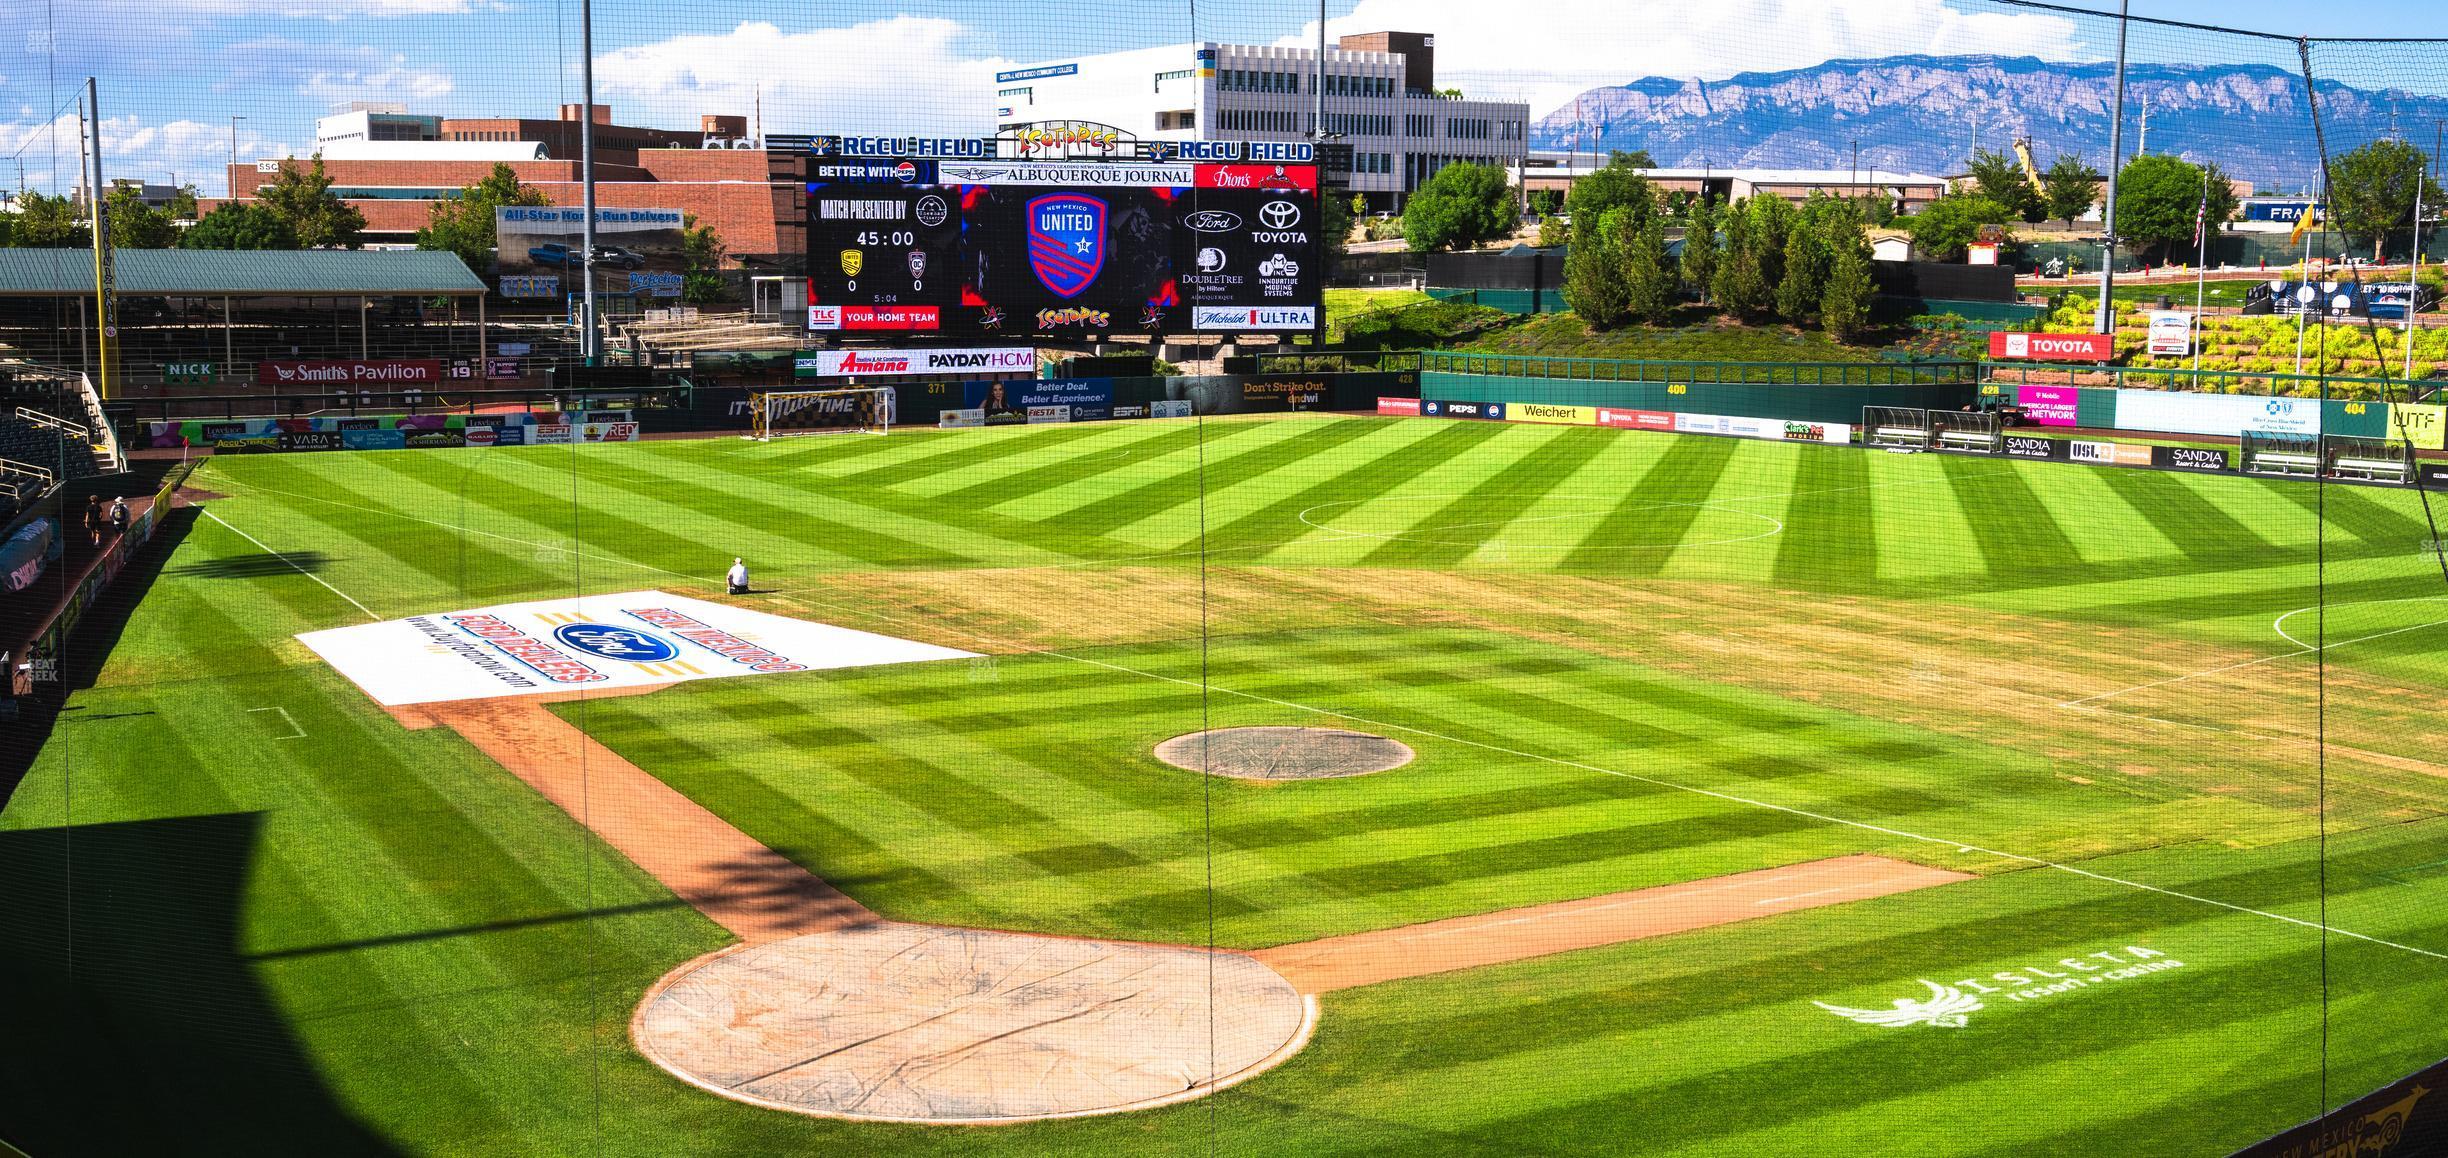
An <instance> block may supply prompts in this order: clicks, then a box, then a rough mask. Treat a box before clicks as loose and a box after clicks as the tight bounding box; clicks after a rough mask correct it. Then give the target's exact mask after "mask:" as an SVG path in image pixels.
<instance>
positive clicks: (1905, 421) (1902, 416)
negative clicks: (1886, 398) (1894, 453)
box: [1862, 406, 1931, 450]
mask: <svg viewBox="0 0 2448 1158" xmlns="http://www.w3.org/2000/svg"><path fill="white" fill-rule="evenodd" d="M1930 430H1931V427H1930V412H1929V411H1927V410H1922V409H1919V408H1918V407H1912V406H1864V407H1862V442H1863V444H1864V445H1868V446H1876V447H1881V448H1884V449H1887V450H1928V449H1929V448H1930V438H1931V434H1930Z"/></svg>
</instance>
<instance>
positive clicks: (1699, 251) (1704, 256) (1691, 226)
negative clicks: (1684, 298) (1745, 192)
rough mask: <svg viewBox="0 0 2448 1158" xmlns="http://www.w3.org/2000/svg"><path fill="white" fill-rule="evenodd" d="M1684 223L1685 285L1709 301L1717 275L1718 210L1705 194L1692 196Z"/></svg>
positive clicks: (1702, 299)
mask: <svg viewBox="0 0 2448 1158" xmlns="http://www.w3.org/2000/svg"><path fill="white" fill-rule="evenodd" d="M1684 218H1685V220H1684V223H1683V262H1682V265H1683V285H1684V287H1685V288H1686V289H1689V290H1690V291H1691V295H1692V296H1693V297H1695V298H1698V299H1700V300H1701V301H1703V302H1705V301H1708V300H1709V291H1710V289H1711V288H1712V287H1711V284H1710V283H1711V282H1712V281H1713V280H1714V279H1715V278H1716V276H1717V264H1718V255H1719V254H1720V253H1721V252H1722V251H1721V250H1719V249H1718V248H1717V211H1716V209H1715V208H1713V207H1712V206H1710V205H1709V203H1708V199H1707V198H1705V197H1695V198H1693V199H1692V202H1691V207H1690V208H1689V209H1688V210H1686V211H1685V214H1684Z"/></svg>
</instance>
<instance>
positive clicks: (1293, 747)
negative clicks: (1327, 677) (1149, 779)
mask: <svg viewBox="0 0 2448 1158" xmlns="http://www.w3.org/2000/svg"><path fill="white" fill-rule="evenodd" d="M1412 754H1413V753H1412V751H1411V749H1410V747H1409V746H1408V745H1405V744H1401V743H1398V742H1396V741H1393V740H1389V739H1386V738H1385V737H1383V736H1372V735H1369V734H1368V733H1366V732H1347V731H1344V730H1343V729H1341V728H1219V729H1217V730H1215V731H1212V732H1192V733H1190V734H1189V735H1187V736H1175V737H1173V738H1172V739H1170V740H1167V741H1165V742H1164V743H1162V744H1158V745H1156V758H1157V759H1159V760H1162V761H1164V762H1165V763H1167V764H1171V765H1172V766H1174V767H1176V768H1187V769H1189V770H1190V771H1193V772H1212V773H1214V774H1216V775H1218V776H1237V777H1239V778H1241V779H1244V780H1323V779H1326V778H1328V777H1333V776H1364V775H1367V774H1368V773H1371V772H1383V771H1385V770H1387V769H1389V768H1400V767H1402V766H1403V765H1405V764H1408V763H1410V762H1411V757H1412Z"/></svg>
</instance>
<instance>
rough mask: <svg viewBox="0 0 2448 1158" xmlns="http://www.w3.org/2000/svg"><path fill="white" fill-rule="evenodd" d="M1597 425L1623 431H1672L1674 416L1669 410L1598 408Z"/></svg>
mask: <svg viewBox="0 0 2448 1158" xmlns="http://www.w3.org/2000/svg"><path fill="white" fill-rule="evenodd" d="M1598 425H1600V426H1613V427H1618V428H1621V429H1625V430H1673V429H1674V428H1675V416H1674V412H1673V411H1671V410H1619V409H1616V408H1615V407H1612V406H1601V407H1599V408H1598Z"/></svg>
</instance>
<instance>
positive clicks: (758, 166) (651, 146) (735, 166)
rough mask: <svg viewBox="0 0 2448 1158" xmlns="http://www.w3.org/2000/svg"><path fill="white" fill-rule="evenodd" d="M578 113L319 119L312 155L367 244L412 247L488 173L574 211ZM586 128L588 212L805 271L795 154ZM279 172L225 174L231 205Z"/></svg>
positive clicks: (707, 138)
mask: <svg viewBox="0 0 2448 1158" xmlns="http://www.w3.org/2000/svg"><path fill="white" fill-rule="evenodd" d="M581 108H582V106H579V105H574V104H572V105H563V106H562V107H561V116H560V117H558V118H556V119H554V120H540V119H534V118H522V117H499V118H450V117H444V118H406V117H405V116H404V114H399V113H388V114H386V113H383V112H376V113H374V114H373V115H374V116H376V117H378V118H379V117H388V118H389V119H390V120H391V121H392V123H394V124H398V123H401V122H402V121H422V122H424V123H423V124H415V125H412V126H411V127H409V128H407V129H405V130H400V129H394V130H392V131H391V132H388V133H386V132H380V131H377V132H372V133H363V132H362V130H360V129H358V128H357V127H356V126H357V122H362V121H364V120H365V119H366V118H367V115H368V114H367V112H366V111H365V110H355V111H353V112H352V113H348V114H340V115H336V116H333V117H326V118H324V119H323V121H322V123H321V125H320V126H319V131H318V134H317V136H318V139H319V144H318V148H319V149H320V150H321V152H322V155H323V168H324V171H325V172H326V173H328V174H330V176H331V179H332V192H333V193H335V194H337V195H339V196H340V198H341V199H342V200H344V201H346V202H348V204H350V205H351V206H354V207H355V208H356V210H357V211H358V212H359V213H362V214H364V215H365V219H366V241H367V243H368V244H370V245H376V246H383V245H410V244H414V242H415V237H416V231H417V230H418V229H420V228H423V227H424V225H425V224H426V222H427V221H428V220H429V219H430V217H431V214H432V210H433V204H434V202H436V201H440V200H444V199H447V198H450V197H453V196H456V195H457V194H458V192H459V190H461V189H462V188H465V187H467V186H469V185H473V184H475V183H476V182H478V181H481V180H483V179H484V178H485V176H486V175H487V174H489V173H491V172H492V171H493V166H494V165H495V164H497V163H499V164H507V165H509V166H510V171H511V172H513V173H515V174H517V175H518V179H519V181H520V182H521V183H522V184H526V185H530V186H533V187H535V188H536V189H538V190H540V191H542V192H543V194H544V195H545V196H546V197H548V198H550V199H551V200H552V203H553V204H555V205H578V204H581V203H582V200H583V196H582V187H581V184H580V172H579V161H578V155H579V141H578V131H579V127H580V126H579V123H578V116H579V113H580V110H581ZM594 121H595V134H596V136H595V200H596V203H597V204H599V205H601V206H603V207H605V208H631V209H645V208H656V209H678V210H681V211H682V212H685V213H688V214H691V215H693V216H694V217H696V219H697V222H698V224H700V225H704V226H706V227H708V228H711V229H712V230H713V231H714V234H715V236H717V237H719V238H721V239H722V242H723V248H724V251H725V253H726V255H727V260H726V264H728V265H734V266H737V265H748V266H760V267H761V266H770V265H773V264H776V263H779V262H782V261H785V260H787V261H789V262H790V264H791V266H792V267H793V268H796V267H797V265H798V264H799V263H800V262H801V261H803V260H804V256H805V253H806V250H807V239H806V224H805V221H804V213H803V211H802V209H801V206H800V198H801V190H802V189H803V188H804V186H805V184H806V180H807V176H806V175H807V162H806V158H805V157H804V156H803V155H802V154H799V153H796V152H769V151H767V150H764V149H744V148H733V147H723V146H725V145H731V144H736V143H740V141H741V138H743V137H745V136H746V128H747V126H746V124H745V119H744V118H741V117H732V116H714V115H709V116H706V117H705V118H703V121H702V123H701V125H700V126H699V128H698V130H697V131H695V132H681V131H675V130H667V129H644V128H636V127H633V126H626V125H616V124H613V123H612V115H611V109H610V107H609V106H606V105H597V106H595V109H594ZM376 123H377V124H380V123H381V122H380V121H377V122H376ZM428 125H429V126H430V128H428V127H426V126H428ZM411 134H413V135H411ZM708 145H713V146H715V147H706V146H708ZM280 166H281V161H280V160H279V159H266V160H260V161H253V162H241V163H239V164H235V165H232V166H230V167H229V188H230V189H231V190H232V191H233V193H234V195H235V199H236V200H239V201H246V200H250V199H252V198H253V197H254V195H255V191H256V190H257V189H259V188H261V187H263V186H264V185H267V184H270V183H271V181H272V180H273V178H274V175H275V174H277V173H279V171H280ZM218 204H220V202H219V201H213V200H208V201H205V202H203V203H202V205H201V206H200V208H201V209H203V210H204V211H207V212H209V211H210V210H211V209H212V208H213V207H215V206H216V205H218ZM479 272H482V271H479Z"/></svg>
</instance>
